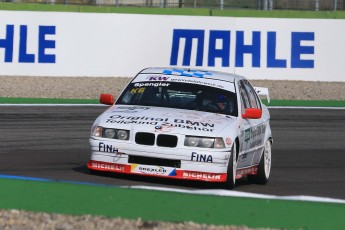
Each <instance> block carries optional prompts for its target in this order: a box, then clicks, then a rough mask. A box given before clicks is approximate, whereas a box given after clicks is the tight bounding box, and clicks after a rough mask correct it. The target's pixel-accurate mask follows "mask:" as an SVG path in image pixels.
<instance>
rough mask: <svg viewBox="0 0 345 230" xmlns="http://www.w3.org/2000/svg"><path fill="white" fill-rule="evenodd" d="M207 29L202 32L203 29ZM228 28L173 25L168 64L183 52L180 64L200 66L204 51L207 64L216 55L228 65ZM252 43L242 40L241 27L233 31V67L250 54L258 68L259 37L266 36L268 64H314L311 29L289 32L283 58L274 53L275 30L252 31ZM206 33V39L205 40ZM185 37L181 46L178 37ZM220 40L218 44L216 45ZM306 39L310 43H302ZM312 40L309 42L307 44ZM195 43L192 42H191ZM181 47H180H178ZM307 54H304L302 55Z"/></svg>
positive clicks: (213, 64) (214, 64) (297, 66)
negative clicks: (179, 27)
mask: <svg viewBox="0 0 345 230" xmlns="http://www.w3.org/2000/svg"><path fill="white" fill-rule="evenodd" d="M207 32H208V33H209V34H208V36H205V33H207ZM231 32H232V31H229V30H210V31H205V30H188V29H174V31H173V39H172V47H171V55H170V65H171V66H176V65H178V58H179V56H180V57H181V56H182V65H183V66H191V65H194V64H195V66H203V63H204V54H206V56H207V57H206V58H207V67H215V66H216V59H220V60H221V67H230V66H231V65H230V52H231V50H230V40H231V39H230V37H231ZM251 33H252V34H251V37H252V42H251V44H245V42H244V40H245V39H244V37H245V33H244V31H235V60H234V63H233V64H232V65H233V66H235V67H248V66H246V65H248V64H246V65H245V63H244V56H245V55H250V56H251V67H256V68H260V67H262V66H261V65H262V64H261V61H262V60H261V58H262V56H261V55H262V53H264V52H263V47H262V41H261V38H262V37H265V38H266V39H267V40H266V41H263V42H264V43H266V44H267V47H266V50H265V51H266V52H265V53H266V56H265V57H263V58H265V59H266V67H267V68H309V69H312V68H314V59H313V55H314V45H313V44H314V41H315V33H314V32H291V43H290V44H286V45H288V46H290V48H289V51H290V53H289V54H288V55H287V56H288V57H285V58H278V57H277V49H279V48H280V47H278V46H277V32H274V31H268V32H265V33H267V34H266V36H262V34H263V33H264V32H261V31H252V32H251ZM205 37H208V38H209V39H208V41H205ZM182 39H184V41H185V43H184V44H185V45H184V47H180V41H181V40H182ZM195 42H196V61H195V63H192V64H191V56H192V55H191V54H192V46H193V43H195ZM217 43H220V44H222V45H221V47H219V46H218V45H216V44H217ZM305 43H308V44H309V45H305ZM310 43H312V45H310ZM194 45H195V44H194ZM205 46H207V47H208V50H207V52H204V49H205ZM180 48H181V50H180ZM305 55H307V57H305Z"/></svg>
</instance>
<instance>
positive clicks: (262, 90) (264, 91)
mask: <svg viewBox="0 0 345 230" xmlns="http://www.w3.org/2000/svg"><path fill="white" fill-rule="evenodd" d="M254 90H255V91H256V93H257V94H258V96H259V97H260V96H265V97H266V98H267V101H268V103H270V93H269V92H268V88H262V87H254Z"/></svg>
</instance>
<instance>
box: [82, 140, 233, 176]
mask: <svg viewBox="0 0 345 230" xmlns="http://www.w3.org/2000/svg"><path fill="white" fill-rule="evenodd" d="M90 145H91V157H90V161H89V162H88V168H89V169H91V170H97V171H107V172H115V173H125V174H139V175H143V176H155V177H168V178H174V179H184V180H200V181H209V182H224V181H226V179H227V176H226V175H227V164H228V159H229V157H230V150H229V149H228V150H227V151H224V150H223V151H220V150H215V149H212V150H210V149H197V150H196V149H195V148H166V147H157V146H142V145H137V144H131V143H125V142H123V141H122V142H121V141H108V140H105V139H104V138H99V139H95V138H90ZM132 156H135V157H132ZM134 158H135V159H138V158H139V159H144V161H140V160H139V161H136V160H133V159H134ZM154 159H158V162H159V163H155V162H156V161H155V160H154ZM151 161H152V162H151ZM171 162H172V163H171Z"/></svg>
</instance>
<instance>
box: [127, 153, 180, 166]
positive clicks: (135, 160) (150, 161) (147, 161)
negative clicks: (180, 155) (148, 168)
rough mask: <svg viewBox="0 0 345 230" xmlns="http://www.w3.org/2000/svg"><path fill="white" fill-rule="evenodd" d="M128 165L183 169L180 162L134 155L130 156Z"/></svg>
mask: <svg viewBox="0 0 345 230" xmlns="http://www.w3.org/2000/svg"><path fill="white" fill-rule="evenodd" d="M128 163H132V164H143V165H156V166H165V167H173V168H181V161H180V160H169V159H161V158H153V157H142V156H132V155H129V156H128Z"/></svg>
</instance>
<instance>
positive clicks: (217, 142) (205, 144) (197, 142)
mask: <svg viewBox="0 0 345 230" xmlns="http://www.w3.org/2000/svg"><path fill="white" fill-rule="evenodd" d="M184 145H185V146H190V147H200V148H216V149H222V148H225V145H224V141H223V138H221V137H216V138H214V137H196V136H186V138H185V140H184Z"/></svg>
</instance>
